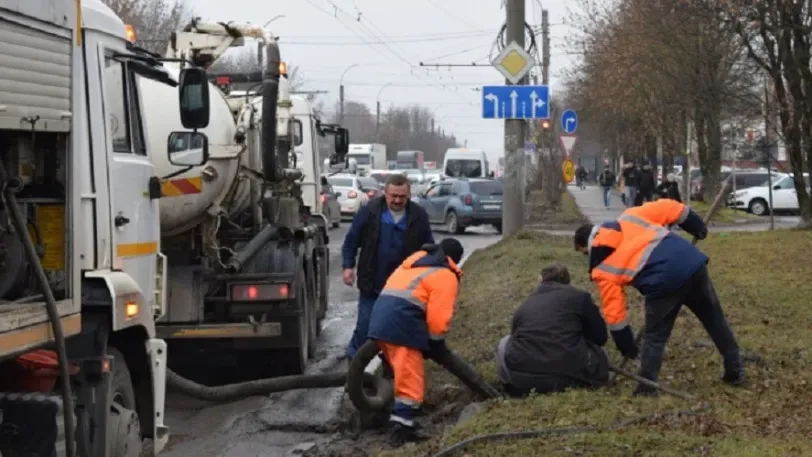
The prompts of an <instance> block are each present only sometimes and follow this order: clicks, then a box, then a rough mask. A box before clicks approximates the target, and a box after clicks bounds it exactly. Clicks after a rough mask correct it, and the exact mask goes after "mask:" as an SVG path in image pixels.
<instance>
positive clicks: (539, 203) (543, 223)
mask: <svg viewBox="0 0 812 457" xmlns="http://www.w3.org/2000/svg"><path fill="white" fill-rule="evenodd" d="M527 206H528V211H527V214H529V217H528V220H527V222H528V224H531V225H533V226H535V227H551V228H574V227H577V226H578V225H580V224H583V223H584V222H587V220H586V218H585V217H584V215H583V214H581V210H580V209H579V208H578V205H577V204H576V203H575V198H574V197H573V196H572V194H571V193H569V192H567V191H564V192H563V193H562V194H561V202H560V203H559V204H558V205H555V206H553V205H550V204H549V203H547V198H546V197H545V195H544V191H541V190H534V191H531V192H530V196H529V197H528V198H527Z"/></svg>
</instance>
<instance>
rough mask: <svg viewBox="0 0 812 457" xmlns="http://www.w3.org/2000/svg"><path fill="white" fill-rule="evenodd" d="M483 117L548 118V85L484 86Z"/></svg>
mask: <svg viewBox="0 0 812 457" xmlns="http://www.w3.org/2000/svg"><path fill="white" fill-rule="evenodd" d="M482 118H483V119H549V118H550V88H549V86H485V87H483V88H482Z"/></svg>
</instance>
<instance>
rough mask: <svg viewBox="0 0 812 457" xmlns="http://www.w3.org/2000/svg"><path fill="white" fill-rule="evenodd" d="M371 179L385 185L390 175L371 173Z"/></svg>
mask: <svg viewBox="0 0 812 457" xmlns="http://www.w3.org/2000/svg"><path fill="white" fill-rule="evenodd" d="M369 177H370V178H372V179H374V180H375V181H377V182H378V183H380V184H384V183H385V182H386V178H388V177H389V173H371V174H370V175H369Z"/></svg>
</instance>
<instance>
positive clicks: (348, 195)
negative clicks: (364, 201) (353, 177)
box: [347, 190, 358, 198]
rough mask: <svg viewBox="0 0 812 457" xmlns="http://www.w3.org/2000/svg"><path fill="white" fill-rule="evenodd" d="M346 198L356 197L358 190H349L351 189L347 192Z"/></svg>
mask: <svg viewBox="0 0 812 457" xmlns="http://www.w3.org/2000/svg"><path fill="white" fill-rule="evenodd" d="M347 198H358V192H356V191H354V190H351V191H350V192H349V193H348V194H347Z"/></svg>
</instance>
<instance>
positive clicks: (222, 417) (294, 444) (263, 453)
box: [161, 222, 500, 457]
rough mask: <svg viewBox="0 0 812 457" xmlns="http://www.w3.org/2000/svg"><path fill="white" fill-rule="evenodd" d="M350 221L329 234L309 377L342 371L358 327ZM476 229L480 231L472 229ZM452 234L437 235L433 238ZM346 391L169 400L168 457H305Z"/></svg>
mask: <svg viewBox="0 0 812 457" xmlns="http://www.w3.org/2000/svg"><path fill="white" fill-rule="evenodd" d="M348 227H349V223H346V222H344V223H342V225H341V227H340V228H338V229H334V230H332V231H331V232H330V256H331V259H330V265H331V268H332V271H331V274H330V306H329V308H328V312H327V316H326V318H325V319H324V321H323V323H322V329H323V330H322V333H321V336H320V337H319V341H318V351H317V354H316V357H315V358H314V359H313V360H312V361H311V365H310V367H309V368H308V373H320V372H330V371H334V370H338V369H340V368H341V367H339V366H338V365H339V362H338V357H339V356H340V355H341V354H342V353H343V351H344V349H345V347H346V344H347V342H348V341H349V339H350V335H351V334H352V330H353V328H354V327H355V314H356V306H357V303H356V300H357V297H358V292H357V290H356V289H355V288H354V287H348V286H346V285H344V283H343V282H342V280H341V268H340V267H341V259H340V252H341V243H342V241H343V239H344V235H345V234H346V230H347V228H348ZM474 230H476V231H474ZM469 231H470V232H471V233H466V234H465V235H461V236H459V237H458V238H459V239H460V241H461V242H462V243H463V246H464V247H465V250H466V254H469V253H471V252H473V251H474V250H476V249H480V248H484V247H487V246H488V245H490V244H492V243H495V242H496V241H498V240H499V239H500V236H499V235H498V234H497V233H496V232H495V231H494V230H493V229H490V228H488V229H473V230H469ZM445 236H448V235H446V234H444V233H440V232H437V233H435V238H437V239H438V241H439V240H440V239H442V238H443V237H445ZM342 390H343V389H337V388H333V389H320V390H308V391H305V390H302V391H290V392H284V393H280V394H274V395H271V396H270V397H252V398H246V399H244V400H241V401H237V402H234V403H229V404H224V405H211V404H207V403H205V402H200V401H197V400H194V399H190V398H188V397H185V396H182V395H180V394H173V393H170V394H169V395H168V397H167V413H166V422H167V425H168V426H169V427H170V433H171V436H172V437H171V438H170V441H169V446H168V448H167V449H166V450H165V451H164V452H163V453H162V454H161V455H162V456H165V457H186V456H194V457H288V456H294V455H297V454H299V453H301V452H302V451H303V450H306V449H308V448H310V447H311V446H313V445H314V444H316V443H318V442H321V441H326V440H328V439H329V438H330V435H326V434H323V433H316V432H317V431H318V430H319V429H320V428H322V427H325V426H326V425H327V424H328V423H329V422H330V421H331V419H333V418H334V417H335V416H336V414H337V412H338V408H339V405H340V402H341V395H342Z"/></svg>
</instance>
